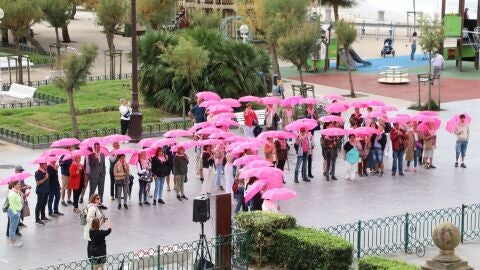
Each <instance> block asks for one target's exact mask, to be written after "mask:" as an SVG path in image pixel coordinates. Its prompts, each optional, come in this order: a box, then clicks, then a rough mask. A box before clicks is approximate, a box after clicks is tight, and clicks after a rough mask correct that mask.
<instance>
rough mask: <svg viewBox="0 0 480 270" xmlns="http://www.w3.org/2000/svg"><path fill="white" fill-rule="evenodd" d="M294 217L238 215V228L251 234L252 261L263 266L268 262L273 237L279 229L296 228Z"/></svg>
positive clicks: (261, 214) (246, 213)
mask: <svg viewBox="0 0 480 270" xmlns="http://www.w3.org/2000/svg"><path fill="white" fill-rule="evenodd" d="M295 223H296V220H295V218H294V217H292V216H288V215H282V214H276V213H270V212H263V211H253V212H242V213H240V214H238V215H237V220H236V225H237V227H238V228H239V229H240V230H242V231H246V232H248V233H249V235H250V238H251V245H252V247H251V252H252V253H251V258H252V261H253V262H255V263H258V264H262V263H264V262H266V261H267V252H269V251H270V250H271V245H272V235H273V234H274V233H275V232H276V231H278V230H279V229H291V228H294V227H295Z"/></svg>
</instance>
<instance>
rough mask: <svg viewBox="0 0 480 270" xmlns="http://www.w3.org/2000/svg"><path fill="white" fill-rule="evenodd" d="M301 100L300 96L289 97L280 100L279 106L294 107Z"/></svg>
mask: <svg viewBox="0 0 480 270" xmlns="http://www.w3.org/2000/svg"><path fill="white" fill-rule="evenodd" d="M302 99H303V98H302V97H300V96H291V97H287V98H285V99H284V100H282V102H280V106H282V107H286V106H292V107H293V106H295V105H298V104H299V102H300V100H302Z"/></svg>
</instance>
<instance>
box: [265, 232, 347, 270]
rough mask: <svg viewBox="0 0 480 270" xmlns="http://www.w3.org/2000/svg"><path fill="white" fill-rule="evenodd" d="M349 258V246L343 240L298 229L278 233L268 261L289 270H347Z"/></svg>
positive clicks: (274, 236)
mask: <svg viewBox="0 0 480 270" xmlns="http://www.w3.org/2000/svg"><path fill="white" fill-rule="evenodd" d="M352 254H353V246H352V244H350V243H349V242H347V241H346V240H344V239H343V238H340V237H337V236H333V235H331V234H328V233H326V232H322V231H318V230H315V229H311V228H304V227H300V228H295V229H288V230H279V231H277V232H276V233H275V234H274V235H273V244H272V247H271V249H270V252H269V257H270V258H271V260H272V261H273V262H274V263H276V264H282V265H284V267H286V268H287V269H292V270H294V269H298V270H300V269H322V270H347V269H350V266H351V264H352V260H353V259H352Z"/></svg>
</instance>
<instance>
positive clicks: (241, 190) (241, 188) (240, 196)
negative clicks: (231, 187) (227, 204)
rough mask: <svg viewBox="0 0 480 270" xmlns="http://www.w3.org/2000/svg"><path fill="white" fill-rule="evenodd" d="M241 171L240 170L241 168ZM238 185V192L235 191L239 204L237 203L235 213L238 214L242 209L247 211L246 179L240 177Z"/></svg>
mask: <svg viewBox="0 0 480 270" xmlns="http://www.w3.org/2000/svg"><path fill="white" fill-rule="evenodd" d="M239 171H240V170H239ZM236 181H238V186H237V192H236V193H235V198H236V200H237V204H236V205H235V214H238V212H239V211H240V210H242V211H244V212H245V211H247V210H248V209H247V205H246V204H245V180H244V179H238V178H237V180H236Z"/></svg>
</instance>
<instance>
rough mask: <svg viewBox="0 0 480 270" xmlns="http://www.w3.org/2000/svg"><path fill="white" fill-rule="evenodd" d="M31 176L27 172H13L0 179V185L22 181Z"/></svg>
mask: <svg viewBox="0 0 480 270" xmlns="http://www.w3.org/2000/svg"><path fill="white" fill-rule="evenodd" d="M30 176H32V174H31V173H29V172H21V173H15V174H12V175H10V176H7V177H5V178H3V179H2V180H0V185H7V184H9V183H11V182H14V181H22V180H25V179H27V178H28V177H30Z"/></svg>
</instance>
